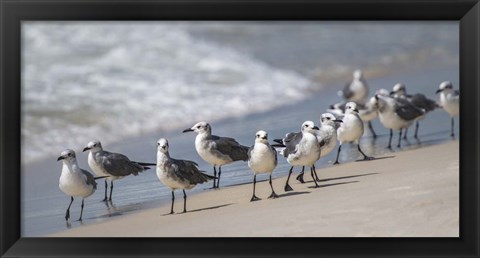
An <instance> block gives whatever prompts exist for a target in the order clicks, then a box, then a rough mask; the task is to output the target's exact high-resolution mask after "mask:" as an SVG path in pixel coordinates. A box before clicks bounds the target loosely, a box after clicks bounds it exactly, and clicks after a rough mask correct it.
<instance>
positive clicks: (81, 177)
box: [57, 149, 103, 221]
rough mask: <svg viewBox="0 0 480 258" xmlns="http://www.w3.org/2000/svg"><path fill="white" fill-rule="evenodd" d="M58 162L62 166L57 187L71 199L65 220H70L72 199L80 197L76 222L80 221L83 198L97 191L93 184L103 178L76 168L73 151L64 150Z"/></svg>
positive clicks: (95, 184) (95, 185)
mask: <svg viewBox="0 0 480 258" xmlns="http://www.w3.org/2000/svg"><path fill="white" fill-rule="evenodd" d="M60 160H62V161H63V166H62V174H61V175H60V180H59V185H58V186H59V187H60V190H62V192H64V193H65V194H66V195H68V196H70V198H71V201H70V205H68V208H67V212H66V213H65V220H66V221H68V219H69V218H70V206H72V203H73V198H74V197H82V206H81V207H82V209H81V211H80V218H79V219H78V221H81V220H82V214H83V206H84V201H85V198H87V197H89V196H90V195H92V194H93V193H94V192H95V190H97V182H95V180H96V179H99V178H103V177H99V178H98V177H97V178H95V177H94V176H93V175H92V173H90V172H88V171H86V170H84V169H81V168H80V167H79V166H78V163H77V158H76V157H75V152H74V151H73V150H70V149H66V150H64V151H62V153H61V154H60V157H58V159H57V161H60Z"/></svg>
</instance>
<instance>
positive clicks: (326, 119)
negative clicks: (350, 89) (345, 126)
mask: <svg viewBox="0 0 480 258" xmlns="http://www.w3.org/2000/svg"><path fill="white" fill-rule="evenodd" d="M335 122H337V123H341V122H343V121H342V120H340V119H336V118H335V116H334V115H333V114H330V113H323V114H322V115H321V116H320V123H321V124H322V125H329V126H333V127H335Z"/></svg>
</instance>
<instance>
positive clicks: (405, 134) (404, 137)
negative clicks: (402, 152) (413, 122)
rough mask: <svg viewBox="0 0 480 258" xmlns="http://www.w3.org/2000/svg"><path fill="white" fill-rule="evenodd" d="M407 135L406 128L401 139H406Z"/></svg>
mask: <svg viewBox="0 0 480 258" xmlns="http://www.w3.org/2000/svg"><path fill="white" fill-rule="evenodd" d="M407 133H408V127H407V128H405V133H404V134H403V139H404V140H406V139H407Z"/></svg>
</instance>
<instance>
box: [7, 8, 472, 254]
mask: <svg viewBox="0 0 480 258" xmlns="http://www.w3.org/2000/svg"><path fill="white" fill-rule="evenodd" d="M0 17H1V31H0V33H1V35H0V36H1V45H0V56H1V63H0V67H1V71H0V72H1V73H0V77H1V78H0V79H1V87H0V123H1V126H0V184H1V185H0V191H1V196H0V197H1V198H0V210H1V216H0V228H1V229H0V231H1V233H0V255H1V256H2V257H24V256H35V257H36V256H38V257H54V256H55V257H58V256H60V257H73V256H93V257H119V256H122V257H146V256H148V257H152V256H153V257H155V256H159V257H164V256H182V257H183V256H189V257H197V256H201V257H212V256H238V257H240V256H241V257H244V256H252V257H258V256H264V257H266V256H275V257H289V256H299V257H300V256H301V257H303V256H315V257H332V256H352V257H372V256H381V257H385V256H395V257H404V256H409V257H413V256H415V257H418V256H430V257H440V256H442V257H478V256H479V246H478V244H479V223H478V222H479V213H478V211H479V203H480V202H479V189H480V183H479V176H478V172H479V162H478V157H479V155H478V154H479V152H478V148H479V146H480V145H479V137H478V135H479V122H478V121H479V120H478V118H479V117H480V116H479V112H478V111H479V105H478V99H480V96H479V91H478V87H479V86H480V79H479V77H480V76H479V71H480V66H479V62H480V29H479V25H480V3H479V2H478V0H460V1H458V0H457V1H454V0H422V1H418V0H417V1H413V0H403V1H401V0H393V1H387V0H384V1H378V0H358V1H353V0H337V1H333V0H329V1H318V0H317V1H309V0H301V1H295V0H283V1H282V0H196V1H194V0H176V1H174V0H163V1H151V0H150V1H149V0H140V1H135V0H122V1H107V0H83V1H81V0H63V1H58V0H49V1H47V0H36V1H34V0H1V1H0ZM30 20H122V21H127V20H453V21H459V22H460V46H461V49H460V87H461V92H462V101H461V106H460V110H461V114H462V115H461V117H460V134H461V138H460V172H461V173H460V238H21V237H20V170H21V163H20V153H21V152H20V143H21V135H20V107H21V98H20V96H21V87H20V83H21V58H20V57H21V55H20V53H21V52H20V51H21V30H20V28H21V22H22V21H30ZM467 114H468V116H467Z"/></svg>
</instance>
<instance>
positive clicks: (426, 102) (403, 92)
mask: <svg viewBox="0 0 480 258" xmlns="http://www.w3.org/2000/svg"><path fill="white" fill-rule="evenodd" d="M390 95H391V96H393V97H394V98H403V99H406V100H408V101H410V103H412V104H413V105H414V106H416V107H417V108H420V109H423V110H424V111H425V113H424V114H423V115H422V116H419V117H418V118H417V119H416V125H415V135H414V137H415V138H417V139H418V135H417V134H418V127H419V120H422V119H423V118H425V115H426V114H427V113H428V112H430V111H433V110H434V109H435V108H437V107H438V104H437V102H435V101H434V100H431V99H428V98H427V97H426V96H425V95H423V94H420V93H417V94H414V95H409V94H407V89H406V87H405V84H403V83H397V84H395V85H394V86H393V90H392V92H390ZM407 130H408V128H406V129H405V134H404V136H403V138H404V139H407Z"/></svg>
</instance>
